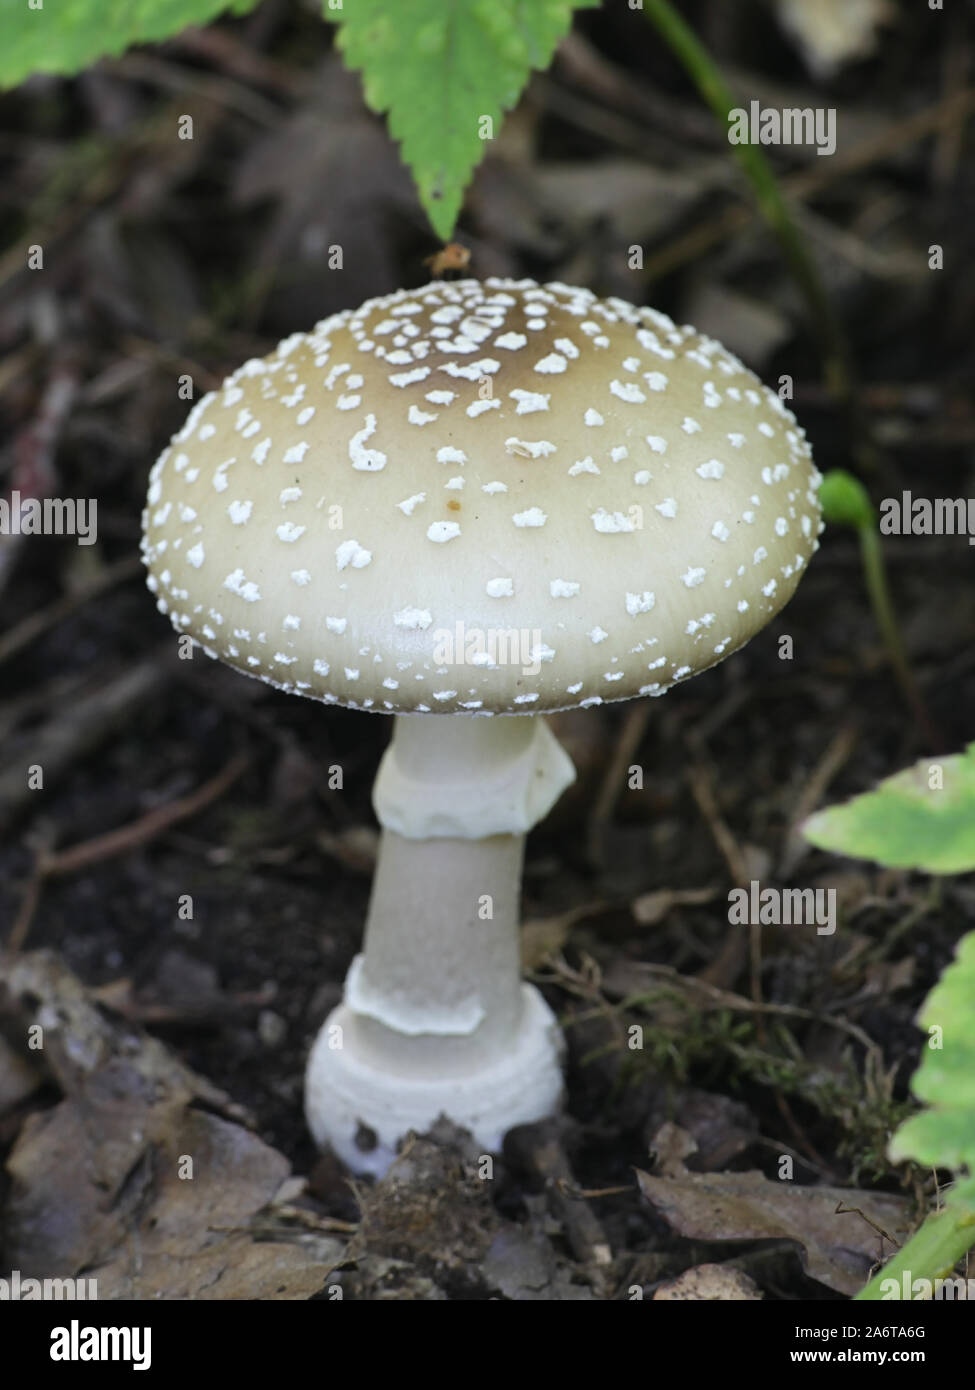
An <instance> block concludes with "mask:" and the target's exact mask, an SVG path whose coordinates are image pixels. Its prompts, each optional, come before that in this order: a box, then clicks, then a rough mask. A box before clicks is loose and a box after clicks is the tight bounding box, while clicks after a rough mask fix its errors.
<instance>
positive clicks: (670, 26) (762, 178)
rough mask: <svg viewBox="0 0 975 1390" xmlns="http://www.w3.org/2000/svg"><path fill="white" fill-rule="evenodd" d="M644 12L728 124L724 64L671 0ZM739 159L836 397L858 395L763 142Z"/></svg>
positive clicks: (743, 148) (836, 323)
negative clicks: (801, 299) (803, 306)
mask: <svg viewBox="0 0 975 1390" xmlns="http://www.w3.org/2000/svg"><path fill="white" fill-rule="evenodd" d="M643 8H644V12H645V14H646V15H647V18H648V19H649V20H650V22H651V23H652V24H653V25H655V27H656V29H657V31H658V33H659V34H661V35H662V37H663V38H664V39H665V40H666V42H667V43H668V44H669V45H670V47H671V49H672V50H673V52H674V54H675V55H676V57H677V58H678V59H679V61H680V62H681V64H682V65H683V67H684V69H685V71H686V72H687V73H688V75H689V76H690V78H691V80H692V81H693V82H694V84H695V86H696V87H697V89H698V91H699V92H700V94H701V96H702V97H703V99H704V100H705V101H706V102H707V104H708V105H709V106H710V107H711V110H712V111H713V112H714V114H715V116H716V117H717V118H718V120H719V121H720V122H721V123H722V125H723V126H724V128H725V129H727V126H728V116H729V114H730V112H731V111H732V110H734V109H735V108H736V107H737V105H738V102H737V101H736V100H735V98H734V97H733V96H732V94H731V91H730V90H729V88H728V85H727V83H726V82H725V80H724V77H723V76H722V74H721V71H720V69H719V68H718V66H717V65H716V63H715V62H714V61H713V59H712V58H711V55H710V54H709V53H708V51H707V49H706V48H705V47H704V45H703V44H702V43H701V41H700V40H699V39H698V37H697V35H696V34H695V33H694V31H693V29H691V27H690V26H689V25H688V24H687V23H686V22H685V21H684V19H683V18H682V16H681V15H680V14H679V13H678V11H677V10H676V9H674V7H673V6H672V5H671V4H670V0H644V6H643ZM732 150H733V153H734V155H735V158H736V159H737V161H738V163H739V164H740V166H741V168H742V170H743V171H744V173H745V175H746V176H747V178H748V181H749V183H750V184H751V187H752V192H753V193H754V195H755V200H756V202H757V204H758V210H759V212H760V213H761V215H762V217H763V218H764V219H765V221H766V223H767V224H768V225H769V227H770V228H771V229H772V231H773V232H774V233H775V236H776V237H777V239H778V242H779V245H780V246H781V248H782V251H783V253H784V255H785V258H786V260H787V262H788V264H789V267H790V269H791V271H792V274H793V276H794V278H795V280H796V283H797V284H798V285H799V287H800V289H801V290H802V292H803V295H804V296H805V299H806V303H807V304H808V306H809V309H810V312H811V314H812V317H813V322H814V324H815V325H816V329H817V331H818V335H819V338H820V341H821V343H822V346H823V350H824V356H825V366H826V379H827V382H828V383H829V385H830V386H831V387H832V389H833V391H834V393H835V394H836V396H837V397H838V398H839V399H840V400H841V401H844V402H848V401H849V400H850V399H851V398H852V396H853V386H854V372H853V365H852V361H851V358H850V352H849V348H848V345H847V341H846V335H845V333H844V332H843V327H842V325H841V323H840V320H839V318H838V317H837V315H836V312H835V310H834V309H833V305H832V303H831V301H830V298H829V296H828V295H827V293H826V291H825V289H824V288H823V283H822V281H821V280H820V277H819V271H818V270H817V269H816V265H815V262H814V261H813V259H812V257H811V256H810V255H809V253H808V251H807V250H806V246H805V243H804V241H803V239H802V237H801V235H800V233H799V230H798V228H797V226H796V224H795V222H794V221H793V218H792V215H791V213H790V211H789V208H788V206H787V204H786V201H785V198H784V197H783V195H782V191H781V189H780V188H779V183H778V180H777V179H776V177H775V173H774V172H773V170H772V166H771V165H770V164H769V162H768V160H767V159H766V158H765V154H764V152H763V150H762V149H761V147H760V146H758V145H735V146H733V147H732Z"/></svg>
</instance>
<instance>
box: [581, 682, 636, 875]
mask: <svg viewBox="0 0 975 1390" xmlns="http://www.w3.org/2000/svg"><path fill="white" fill-rule="evenodd" d="M650 711H651V704H650V701H649V700H635V701H634V702H633V704H632V705H631V707H630V708H629V709H628V710H627V712H626V715H625V716H624V719H623V723H622V725H621V726H620V730H619V733H618V734H617V737H616V747H615V748H614V750H613V756H612V757H611V758H610V760H609V765H608V767H607V768H606V771H605V773H604V775H603V780H602V782H601V784H600V787H599V792H598V793H597V795H596V800H595V802H594V803H593V808H592V811H591V812H590V815H589V824H588V826H587V838H588V848H589V862H590V863H591V864H593V865H601V864H603V863H604V862H605V849H604V845H603V842H602V832H603V829H604V827H605V826H606V823H607V822H608V821H609V819H610V817H611V816H612V814H613V808H614V806H615V805H616V802H617V799H618V797H619V794H620V788H621V786H622V784H623V781H624V778H625V776H626V769H627V768H628V767H629V766H630V764H631V763H632V761H633V756H634V754H635V753H636V750H637V749H638V748H639V746H640V743H641V741H642V739H643V735H644V734H645V733H646V729H647V724H648V723H649V721H650Z"/></svg>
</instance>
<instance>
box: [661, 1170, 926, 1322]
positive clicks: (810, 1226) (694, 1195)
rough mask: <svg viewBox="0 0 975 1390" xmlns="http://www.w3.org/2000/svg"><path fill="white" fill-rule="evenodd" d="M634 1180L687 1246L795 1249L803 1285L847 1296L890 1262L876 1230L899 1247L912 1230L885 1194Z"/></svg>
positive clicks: (904, 1209)
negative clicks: (756, 1243)
mask: <svg viewBox="0 0 975 1390" xmlns="http://www.w3.org/2000/svg"><path fill="white" fill-rule="evenodd" d="M637 1180H638V1181H639V1184H640V1190H641V1191H642V1193H643V1195H644V1196H645V1197H646V1198H647V1200H648V1201H649V1202H651V1203H652V1204H653V1206H654V1207H656V1209H657V1211H658V1212H659V1213H660V1214H661V1216H663V1217H664V1218H665V1220H666V1221H667V1222H668V1224H669V1225H670V1226H671V1227H672V1228H673V1229H674V1230H675V1231H676V1232H677V1233H678V1234H679V1235H682V1236H684V1237H686V1238H687V1239H689V1240H719V1241H738V1240H746V1241H747V1240H790V1241H794V1242H795V1243H796V1244H797V1245H798V1247H799V1256H800V1259H801V1261H802V1264H803V1268H804V1269H805V1271H806V1273H807V1274H808V1275H809V1277H810V1278H811V1279H816V1280H817V1281H818V1282H819V1283H820V1284H825V1285H826V1286H827V1288H830V1289H835V1290H836V1291H837V1292H838V1293H843V1294H848V1295H853V1294H855V1293H856V1292H857V1291H858V1290H859V1289H860V1288H862V1287H863V1285H864V1284H865V1283H866V1282H867V1279H868V1278H869V1276H870V1271H871V1269H872V1268H873V1266H874V1265H875V1264H876V1263H877V1262H878V1260H880V1258H881V1257H882V1256H886V1255H889V1254H890V1246H889V1245H888V1244H887V1242H886V1241H883V1242H882V1239H881V1236H880V1234H879V1231H878V1230H877V1229H876V1228H877V1227H879V1228H880V1229H881V1230H883V1231H885V1232H886V1233H887V1234H888V1235H889V1236H890V1237H892V1238H893V1239H894V1240H896V1241H897V1242H898V1243H903V1241H904V1240H906V1239H907V1237H908V1235H909V1234H910V1229H911V1204H910V1202H909V1201H908V1200H907V1198H905V1197H897V1196H892V1195H890V1194H888V1193H878V1192H859V1191H857V1190H856V1189H855V1188H842V1187H799V1186H797V1185H795V1184H792V1183H787V1182H772V1181H770V1180H769V1179H768V1178H766V1177H765V1176H764V1175H763V1174H762V1173H758V1172H749V1173H706V1174H702V1173H685V1174H684V1175H683V1176H681V1177H661V1178H656V1177H651V1175H650V1174H649V1173H644V1172H642V1171H640V1170H637ZM851 1208H855V1210H852V1211H851V1210H850V1209H851ZM861 1213H862V1214H861ZM871 1223H873V1224H871Z"/></svg>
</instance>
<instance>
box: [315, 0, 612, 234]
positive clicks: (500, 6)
mask: <svg viewBox="0 0 975 1390" xmlns="http://www.w3.org/2000/svg"><path fill="white" fill-rule="evenodd" d="M580 3H581V5H590V4H594V3H596V0H580ZM573 8H574V5H573V0H344V4H343V7H342V9H341V10H331V9H329V8H328V5H327V0H326V4H325V16H326V18H327V19H331V20H337V21H338V23H339V25H340V29H339V35H338V44H339V47H340V49H341V50H342V53H343V55H344V57H345V61H346V63H347V64H348V66H349V67H352V68H355V69H356V70H357V71H359V72H361V73H362V77H363V86H364V90H365V96H366V101H367V102H368V103H369V105H370V106H371V107H372V109H373V110H374V111H376V112H378V113H379V114H383V113H386V112H388V121H389V131H390V134H391V135H392V136H393V138H394V139H395V140H398V141H399V143H400V145H401V147H402V154H403V159H404V161H405V162H406V163H407V164H408V165H409V167H410V168H411V170H412V171H413V178H414V180H415V181H416V186H417V189H418V190H419V194H420V200H421V202H422V203H423V206H424V208H425V210H426V213H427V216H428V217H429V218H430V221H431V223H432V224H433V227H434V229H435V231H436V232H437V235H438V236H439V237H440V238H441V239H442V240H443V241H447V240H449V238H450V236H451V233H452V232H453V230H454V224H455V222H456V221H457V214H458V212H459V211H460V205H461V201H462V198H463V194H464V189H465V187H466V186H467V183H468V180H469V179H470V176H471V173H472V171H473V169H474V167H475V166H476V165H477V164H478V163H479V162H480V160H481V158H482V156H483V155H484V154H485V152H486V150H487V148H488V144H489V141H488V139H487V138H485V128H486V126H488V125H490V128H491V129H492V131H493V134H494V135H497V133H498V130H499V127H500V122H501V119H502V113H503V112H504V111H507V110H509V109H510V108H511V107H512V106H514V105H515V103H516V102H517V100H518V98H519V97H520V95H521V93H522V90H523V88H524V87H525V84H526V83H527V81H528V77H529V74H530V73H531V70H532V69H533V68H544V67H547V66H548V64H549V62H550V60H551V57H552V54H553V52H554V51H555V47H556V45H557V44H558V42H559V40H560V39H561V38H563V36H564V35H565V34H566V33H567V32H568V30H569V27H570V25H571V23H572V11H573ZM485 118H488V120H487V121H486V120H485Z"/></svg>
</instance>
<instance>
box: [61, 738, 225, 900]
mask: <svg viewBox="0 0 975 1390" xmlns="http://www.w3.org/2000/svg"><path fill="white" fill-rule="evenodd" d="M249 764H250V757H249V755H248V754H246V753H235V754H234V756H233V757H232V758H231V760H230V762H229V763H227V765H226V767H225V768H223V770H222V771H221V772H218V773H217V775H216V776H215V777H211V779H210V781H209V782H204V783H203V785H202V786H200V787H197V789H196V791H193V792H190V793H188V795H186V796H181V797H178V798H177V799H176V800H175V801H170V802H168V803H167V804H166V805H165V806H157V807H156V808H155V809H154V810H152V811H147V812H146V814H145V815H144V816H140V817H139V819H138V820H136V821H132V822H131V824H129V825H123V826H121V827H120V828H119V829H118V830H109V831H108V832H107V833H106V834H104V835H96V836H95V837H94V838H93V839H91V840H82V841H81V843H80V844H77V845H72V846H71V848H70V849H63V850H57V851H55V852H54V853H53V854H46V855H42V857H41V860H40V864H39V866H38V867H39V869H40V873H41V876H42V877H43V878H63V877H64V875H65V874H73V873H75V872H76V871H77V870H78V869H86V868H88V867H89V865H91V864H99V863H101V861H102V860H103V859H113V858H114V857H115V856H116V855H118V854H128V853H129V851H130V850H133V849H138V848H139V846H140V845H145V844H148V843H149V841H150V840H154V839H155V838H156V837H157V836H158V835H161V834H162V833H163V831H165V830H168V829H169V827H170V826H172V825H176V824H177V823H178V822H179V821H184V820H189V818H190V817H191V816H195V815H196V814H197V813H198V812H199V811H202V810H203V808H204V807H205V806H209V804H210V802H211V801H216V800H217V799H218V798H219V797H221V796H222V795H223V793H224V792H225V791H226V790H227V788H228V787H230V786H232V785H233V783H234V782H236V780H237V778H238V777H240V775H241V774H242V773H243V772H244V770H245V769H246V768H247V767H248V766H249Z"/></svg>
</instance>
